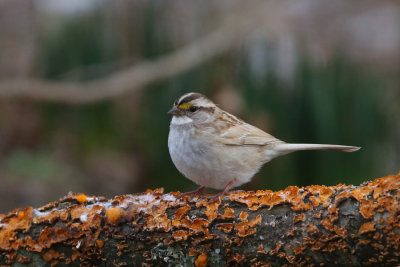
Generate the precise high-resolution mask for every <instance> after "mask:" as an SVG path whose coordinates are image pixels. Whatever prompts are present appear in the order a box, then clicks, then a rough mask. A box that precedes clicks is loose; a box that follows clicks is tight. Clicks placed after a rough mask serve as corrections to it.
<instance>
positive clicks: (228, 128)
mask: <svg viewBox="0 0 400 267" xmlns="http://www.w3.org/2000/svg"><path fill="white" fill-rule="evenodd" d="M202 132H203V134H206V135H213V137H212V138H213V139H214V140H216V141H217V142H218V143H220V144H224V145H232V146H240V145H257V146H265V145H268V144H271V143H276V142H282V141H280V140H279V139H277V138H275V137H274V136H272V135H270V134H268V133H266V132H264V131H262V130H260V129H259V128H257V127H254V126H252V125H250V124H247V123H245V122H244V121H242V120H240V119H238V118H237V117H235V116H233V115H231V114H229V113H227V112H224V111H222V114H221V116H220V117H219V119H218V120H217V121H214V122H213V123H212V124H211V123H210V124H209V125H207V127H204V128H203V131H202Z"/></svg>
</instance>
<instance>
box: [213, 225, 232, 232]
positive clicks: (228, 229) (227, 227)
mask: <svg viewBox="0 0 400 267" xmlns="http://www.w3.org/2000/svg"><path fill="white" fill-rule="evenodd" d="M217 228H218V230H220V231H223V232H224V233H227V234H229V233H230V232H231V231H232V229H233V223H220V224H218V226H217Z"/></svg>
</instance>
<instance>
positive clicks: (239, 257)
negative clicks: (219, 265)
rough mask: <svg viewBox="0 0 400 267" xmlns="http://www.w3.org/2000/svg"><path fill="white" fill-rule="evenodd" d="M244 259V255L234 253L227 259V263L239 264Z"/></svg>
mask: <svg viewBox="0 0 400 267" xmlns="http://www.w3.org/2000/svg"><path fill="white" fill-rule="evenodd" d="M245 258H246V257H245V256H244V255H240V254H239V253H235V254H233V255H231V256H230V257H229V259H228V263H231V262H236V263H240V262H241V261H243V260H244V259H245Z"/></svg>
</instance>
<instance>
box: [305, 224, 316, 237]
mask: <svg viewBox="0 0 400 267" xmlns="http://www.w3.org/2000/svg"><path fill="white" fill-rule="evenodd" d="M307 232H308V233H309V234H311V235H314V234H317V233H318V232H319V231H318V228H317V227H316V226H315V225H314V224H312V223H310V224H309V225H308V226H307Z"/></svg>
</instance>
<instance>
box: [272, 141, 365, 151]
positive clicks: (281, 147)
mask: <svg viewBox="0 0 400 267" xmlns="http://www.w3.org/2000/svg"><path fill="white" fill-rule="evenodd" d="M360 148H361V147H358V146H342V145H326V144H288V143H279V144H276V145H274V150H276V151H279V152H282V153H290V152H294V151H298V150H337V151H342V152H354V151H357V150H359V149H360Z"/></svg>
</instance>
